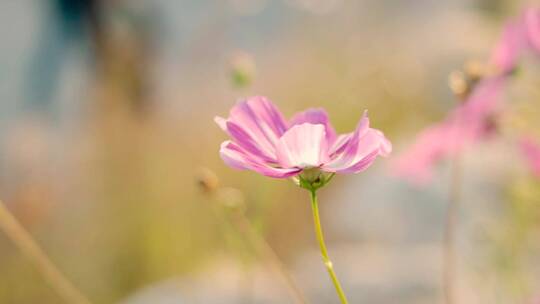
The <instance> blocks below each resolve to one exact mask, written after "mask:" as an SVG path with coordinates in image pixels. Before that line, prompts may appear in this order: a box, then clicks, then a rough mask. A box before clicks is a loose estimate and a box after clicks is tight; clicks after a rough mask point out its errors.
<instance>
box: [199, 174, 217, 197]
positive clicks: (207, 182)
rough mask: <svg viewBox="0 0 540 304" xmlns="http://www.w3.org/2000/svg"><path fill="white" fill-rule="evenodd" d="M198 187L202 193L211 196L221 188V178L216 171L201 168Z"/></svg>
mask: <svg viewBox="0 0 540 304" xmlns="http://www.w3.org/2000/svg"><path fill="white" fill-rule="evenodd" d="M197 185H198V186H199V188H200V189H201V191H202V192H204V193H206V194H211V193H214V192H215V191H216V190H217V188H218V187H219V178H218V177H217V175H216V174H215V173H214V171H212V170H210V169H208V168H201V169H200V170H199V173H198V175H197Z"/></svg>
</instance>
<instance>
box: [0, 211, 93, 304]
mask: <svg viewBox="0 0 540 304" xmlns="http://www.w3.org/2000/svg"><path fill="white" fill-rule="evenodd" d="M0 229H1V230H3V232H4V233H5V234H6V235H7V236H8V237H9V238H10V239H11V241H13V243H15V245H16V246H17V247H18V248H19V250H20V251H21V253H22V254H23V255H24V256H26V257H27V258H28V259H29V260H30V262H32V263H33V264H34V266H35V267H36V268H37V269H38V270H39V272H41V274H42V275H43V278H44V279H45V280H46V281H47V283H49V285H50V286H51V287H52V288H53V289H54V290H55V291H56V292H57V293H58V295H59V296H60V297H62V298H63V299H64V301H65V302H66V303H71V304H90V301H89V300H88V299H87V298H86V297H85V296H84V295H83V294H82V293H81V292H80V291H79V290H78V289H77V288H76V287H75V286H74V285H73V284H72V283H71V282H70V281H69V280H68V279H67V278H66V277H65V276H64V275H63V274H62V272H61V271H60V270H59V269H58V268H57V267H56V266H55V265H54V263H53V262H52V261H51V260H50V259H49V258H48V257H47V255H46V254H45V252H43V250H42V249H41V248H40V247H39V245H38V244H37V243H36V241H34V239H33V238H32V236H31V235H30V234H29V233H28V232H27V231H26V230H25V229H24V228H23V227H22V225H21V224H20V223H19V221H17V219H16V218H15V217H14V216H13V215H12V214H11V212H9V210H8V209H7V208H6V206H5V205H4V203H2V201H0Z"/></svg>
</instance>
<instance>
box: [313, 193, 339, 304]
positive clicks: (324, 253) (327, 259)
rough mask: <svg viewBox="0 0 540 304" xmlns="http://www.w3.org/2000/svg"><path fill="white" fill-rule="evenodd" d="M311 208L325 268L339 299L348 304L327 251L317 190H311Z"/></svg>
mask: <svg viewBox="0 0 540 304" xmlns="http://www.w3.org/2000/svg"><path fill="white" fill-rule="evenodd" d="M310 193H311V207H312V209H313V223H314V224H315V234H316V235H317V240H318V242H319V247H320V249H321V255H322V258H323V262H324V266H326V270H327V271H328V274H329V275H330V278H331V279H332V283H334V287H335V288H336V293H337V294H338V296H339V299H340V301H341V303H342V304H347V303H348V301H347V297H346V296H345V293H344V292H343V288H341V284H340V283H339V280H338V278H337V276H336V273H335V272H334V267H333V266H332V261H330V257H329V256H328V250H327V249H326V245H325V243H324V235H323V232H322V227H321V218H320V216H319V205H318V201H317V193H316V191H315V190H311V191H310Z"/></svg>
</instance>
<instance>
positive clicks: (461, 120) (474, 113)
mask: <svg viewBox="0 0 540 304" xmlns="http://www.w3.org/2000/svg"><path fill="white" fill-rule="evenodd" d="M504 82H505V79H504V77H494V78H490V79H486V80H483V81H481V82H480V83H479V84H478V85H477V87H476V89H475V90H474V92H472V93H471V95H470V96H469V98H468V99H467V100H466V101H465V102H464V103H462V104H460V105H459V107H458V108H456V109H455V110H454V111H452V113H451V114H450V115H449V116H448V117H447V118H446V120H444V121H443V122H441V123H438V124H435V125H433V126H431V127H429V128H427V129H426V130H424V131H422V132H421V133H420V134H419V135H418V137H417V139H416V141H415V143H414V144H413V145H412V146H411V147H410V148H409V149H407V150H406V151H405V152H404V153H403V154H402V155H401V156H399V157H398V158H397V159H396V160H395V162H394V171H395V173H396V174H397V175H400V176H404V177H407V178H408V179H410V180H411V181H413V182H415V183H418V184H423V183H426V182H427V181H429V180H430V179H431V177H432V168H433V166H434V165H435V163H436V162H437V161H439V160H441V159H445V158H447V157H450V156H452V155H453V154H455V153H457V152H459V151H462V150H464V149H465V148H466V147H467V146H469V145H470V144H472V143H473V142H475V141H478V140H480V139H482V138H486V137H488V136H489V135H490V134H492V132H493V122H492V120H493V117H494V116H496V114H497V112H498V109H499V102H498V101H499V100H498V95H499V94H500V92H501V90H502V89H503V88H504Z"/></svg>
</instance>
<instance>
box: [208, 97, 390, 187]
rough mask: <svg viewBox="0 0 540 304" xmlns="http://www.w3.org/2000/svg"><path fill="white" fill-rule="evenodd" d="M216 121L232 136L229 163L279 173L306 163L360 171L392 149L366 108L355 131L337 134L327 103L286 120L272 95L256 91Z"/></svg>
mask: <svg viewBox="0 0 540 304" xmlns="http://www.w3.org/2000/svg"><path fill="white" fill-rule="evenodd" d="M215 121H216V123H217V124H218V125H219V126H220V127H221V128H222V129H223V130H224V131H225V132H227V134H229V136H230V137H231V140H227V141H225V142H223V143H222V144H221V149H220V154H221V158H222V159H223V160H224V161H225V163H226V164H228V165H229V166H231V167H233V168H236V169H247V170H253V171H256V172H258V173H260V174H262V175H265V176H270V177H275V178H287V177H291V176H295V175H298V174H300V173H302V171H304V170H307V169H318V170H320V171H322V172H329V173H357V172H360V171H362V170H364V169H366V168H367V167H368V166H369V165H371V163H373V161H374V160H375V158H376V157H377V156H379V155H381V156H386V155H388V154H389V153H390V152H391V150H392V146H391V144H390V142H389V141H388V140H387V139H386V138H385V137H384V135H383V133H382V132H381V131H379V130H376V129H372V128H370V127H369V119H368V118H367V115H366V113H364V115H363V117H362V119H361V120H360V122H359V124H358V126H357V128H356V130H355V131H354V132H352V133H347V134H342V135H337V134H336V132H335V131H334V128H333V127H332V125H331V124H330V122H329V120H328V115H327V114H326V112H325V111H324V110H323V109H309V110H306V111H304V112H301V113H298V114H296V115H295V116H294V117H293V118H292V119H291V120H290V121H286V120H285V118H284V117H283V115H282V114H281V113H280V112H279V110H278V109H277V108H276V107H275V106H274V105H273V104H272V103H271V102H270V101H269V100H268V99H266V98H265V97H261V96H256V97H251V98H248V99H247V100H244V101H241V102H239V103H238V104H236V105H235V106H234V107H233V108H232V109H231V111H230V115H229V118H228V119H225V118H222V117H216V118H215Z"/></svg>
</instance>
